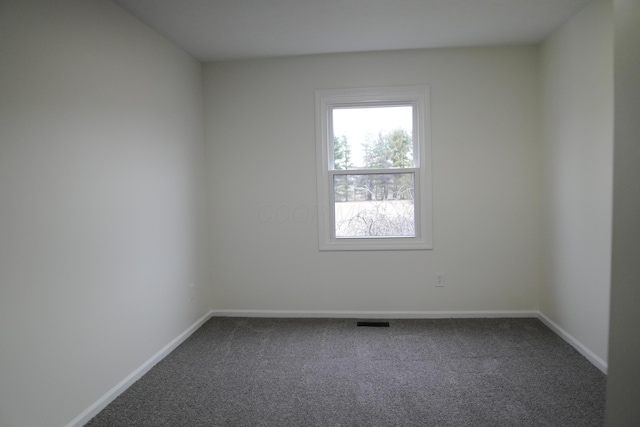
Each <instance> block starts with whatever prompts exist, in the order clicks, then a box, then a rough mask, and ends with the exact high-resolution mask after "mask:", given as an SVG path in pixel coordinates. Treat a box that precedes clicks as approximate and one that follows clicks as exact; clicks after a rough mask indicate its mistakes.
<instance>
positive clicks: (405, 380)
mask: <svg viewBox="0 0 640 427" xmlns="http://www.w3.org/2000/svg"><path fill="white" fill-rule="evenodd" d="M389 322H390V327H387V328H376V327H357V326H356V320H355V319H257V318H212V319H211V320H209V321H208V322H207V323H206V324H205V325H203V326H202V327H201V328H200V329H199V330H198V331H196V332H195V333H194V334H193V335H192V336H191V337H190V338H189V339H188V340H186V341H185V342H184V343H183V344H182V345H181V346H179V347H178V348H177V349H176V350H175V351H174V352H172V353H171V354H170V355H169V356H168V357H166V358H165V359H164V360H163V361H161V362H160V363H159V364H157V365H156V366H155V367H154V368H153V369H152V370H150V371H149V372H148V373H147V374H146V375H145V376H144V377H143V378H142V379H140V380H139V381H138V382H136V383H135V384H134V385H133V386H132V387H130V388H129V389H128V390H127V391H125V392H124V393H123V394H122V395H120V396H119V397H118V398H117V399H116V400H114V401H113V402H112V403H111V404H110V405H109V406H108V407H107V408H105V409H104V410H103V411H102V412H101V413H100V414H98V416H96V417H95V418H94V419H93V420H91V421H90V422H89V423H88V424H87V425H88V426H91V427H99V426H109V427H113V426H153V427H159V426H172V427H176V426H278V427H280V426H354V427H355V426H456V427H461V426H474V427H476V426H478V427H479V426H487V427H489V426H490V427H499V426H509V427H525V426H558V427H571V426H576V427H587V426H602V425H603V418H604V401H605V381H606V377H605V375H603V374H602V373H601V372H600V371H599V370H598V369H597V368H595V367H594V366H593V365H591V364H590V363H589V362H588V361H587V360H586V359H585V358H584V357H583V356H581V355H580V354H579V353H578V352H577V351H576V350H575V349H573V348H572V347H571V346H570V345H568V344H567V343H565V342H564V341H563V340H562V339H561V338H559V337H558V336H557V335H555V334H554V333H553V332H552V331H551V330H549V329H548V328H547V327H546V326H545V325H544V324H542V323H541V322H540V321H539V320H537V319H430V320H413V319H412V320H390V321H389Z"/></svg>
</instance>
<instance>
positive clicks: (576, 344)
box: [538, 313, 608, 375]
mask: <svg viewBox="0 0 640 427" xmlns="http://www.w3.org/2000/svg"><path fill="white" fill-rule="evenodd" d="M538 318H539V319H540V320H541V321H542V323H544V324H545V325H547V326H548V327H549V329H551V330H552V331H553V332H555V333H556V334H557V335H559V336H560V338H562V339H563V340H565V341H566V342H568V343H569V344H571V346H572V347H573V348H575V349H576V350H578V353H580V354H582V355H583V356H584V357H586V358H587V360H588V361H589V362H591V363H592V364H593V365H594V366H595V367H596V368H598V369H600V370H601V371H602V372H603V373H604V374H605V375H606V374H607V370H608V366H607V362H605V361H604V360H602V359H601V358H600V357H598V356H597V355H596V354H595V353H594V352H592V351H591V350H589V349H588V348H587V347H586V346H585V345H584V344H582V343H581V342H580V341H578V340H577V339H575V338H574V337H573V336H572V335H571V334H569V333H568V332H567V331H565V330H564V329H562V328H561V327H560V326H558V324H557V323H555V322H554V321H553V320H551V319H549V318H548V317H547V316H545V315H544V314H543V313H538Z"/></svg>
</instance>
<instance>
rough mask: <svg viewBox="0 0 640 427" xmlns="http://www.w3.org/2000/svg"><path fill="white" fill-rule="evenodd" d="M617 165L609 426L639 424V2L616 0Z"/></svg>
mask: <svg viewBox="0 0 640 427" xmlns="http://www.w3.org/2000/svg"><path fill="white" fill-rule="evenodd" d="M613 5H614V22H615V160H614V177H613V183H614V194H613V258H612V270H613V271H612V276H611V332H610V341H609V352H610V357H609V361H610V363H609V376H608V381H607V417H606V420H607V426H609V427H618V426H632V425H637V423H638V420H640V405H638V396H640V363H639V361H640V334H639V333H638V331H639V330H640V310H638V303H639V302H640V286H639V285H638V283H640V262H638V257H639V255H640V221H639V218H640V192H639V191H638V183H639V182H640V120H638V112H639V111H640V0H614V2H613Z"/></svg>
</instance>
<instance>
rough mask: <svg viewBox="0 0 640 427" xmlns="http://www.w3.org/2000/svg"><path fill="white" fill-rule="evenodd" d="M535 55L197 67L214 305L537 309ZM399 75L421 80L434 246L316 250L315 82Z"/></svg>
mask: <svg viewBox="0 0 640 427" xmlns="http://www.w3.org/2000/svg"><path fill="white" fill-rule="evenodd" d="M537 61H538V52H537V49H536V48H535V47H518V48H486V49H480V48H479V49H443V50H417V51H401V52H379V53H365V54H343V55H319V56H308V57H295V58H280V59H265V60H246V61H235V62H220V63H210V64H206V65H205V104H206V108H205V110H206V119H205V122H206V126H207V130H206V133H207V144H208V145H207V156H208V166H209V170H208V174H209V178H208V182H209V196H210V197H209V212H210V232H211V249H210V250H211V253H210V256H209V261H210V263H211V265H212V271H213V273H212V275H213V277H212V280H213V284H214V295H213V308H214V309H221V310H249V311H251V310H283V311H293V310H296V311H320V312H324V311H340V312H350V311H394V312H398V311H457V310H464V311H475V310H478V311H481V310H533V309H536V308H537V285H538V282H539V270H540V268H539V267H540V259H539V250H540V246H539V232H538V231H539V225H540V224H539V214H540V212H539V201H540V195H539V182H540V167H539V166H540V164H539V146H538V95H537V93H538V66H537V64H538V62H537ZM409 84H427V85H429V86H430V90H431V100H430V108H431V123H432V128H431V136H432V159H433V164H432V166H433V183H434V184H433V206H434V214H433V218H434V220H433V226H434V250H430V251H379V252H376V251H370V252H319V251H318V228H317V217H316V212H317V210H316V204H317V198H316V182H315V180H316V173H315V165H316V160H315V139H314V138H315V129H314V126H315V125H314V118H315V115H314V114H315V113H314V90H315V89H319V88H340V87H366V86H392V85H409ZM436 272H444V273H445V275H446V276H445V277H446V285H445V287H444V288H435V273H436Z"/></svg>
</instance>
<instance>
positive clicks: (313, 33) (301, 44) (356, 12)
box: [113, 0, 590, 61]
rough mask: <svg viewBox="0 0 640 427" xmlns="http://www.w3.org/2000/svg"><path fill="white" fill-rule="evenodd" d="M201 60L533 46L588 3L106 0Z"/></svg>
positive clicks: (555, 0) (575, 0)
mask: <svg viewBox="0 0 640 427" xmlns="http://www.w3.org/2000/svg"><path fill="white" fill-rule="evenodd" d="M113 1H114V2H115V3H117V4H119V5H121V6H122V7H123V8H125V9H126V10H128V11H129V12H131V13H132V14H133V15H135V16H137V17H138V18H139V19H140V20H142V21H143V22H145V23H147V24H148V25H150V26H151V27H153V28H155V29H156V30H157V31H158V32H160V33H161V34H163V35H164V36H166V37H167V38H168V39H170V40H172V41H173V42H174V43H176V44H177V45H178V46H180V47H182V48H183V49H185V50H186V51H187V52H189V53H191V54H192V55H194V56H195V57H196V58H198V59H200V60H202V61H216V60H226V59H241V58H259V57H273V56H290V55H305V54H316V53H336V52H362V51H376V50H395V49H417V48H434V47H458V46H497V45H520V44H535V43H539V42H541V41H542V40H543V39H544V38H545V37H547V36H548V35H549V34H551V33H552V32H553V30H555V29H556V28H558V27H559V26H560V25H562V24H563V23H564V22H565V21H566V20H568V19H569V18H571V17H572V16H573V15H574V14H575V13H576V12H578V11H579V10H580V9H581V8H582V7H584V6H585V5H586V4H587V3H588V2H589V1H590V0H113Z"/></svg>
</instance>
